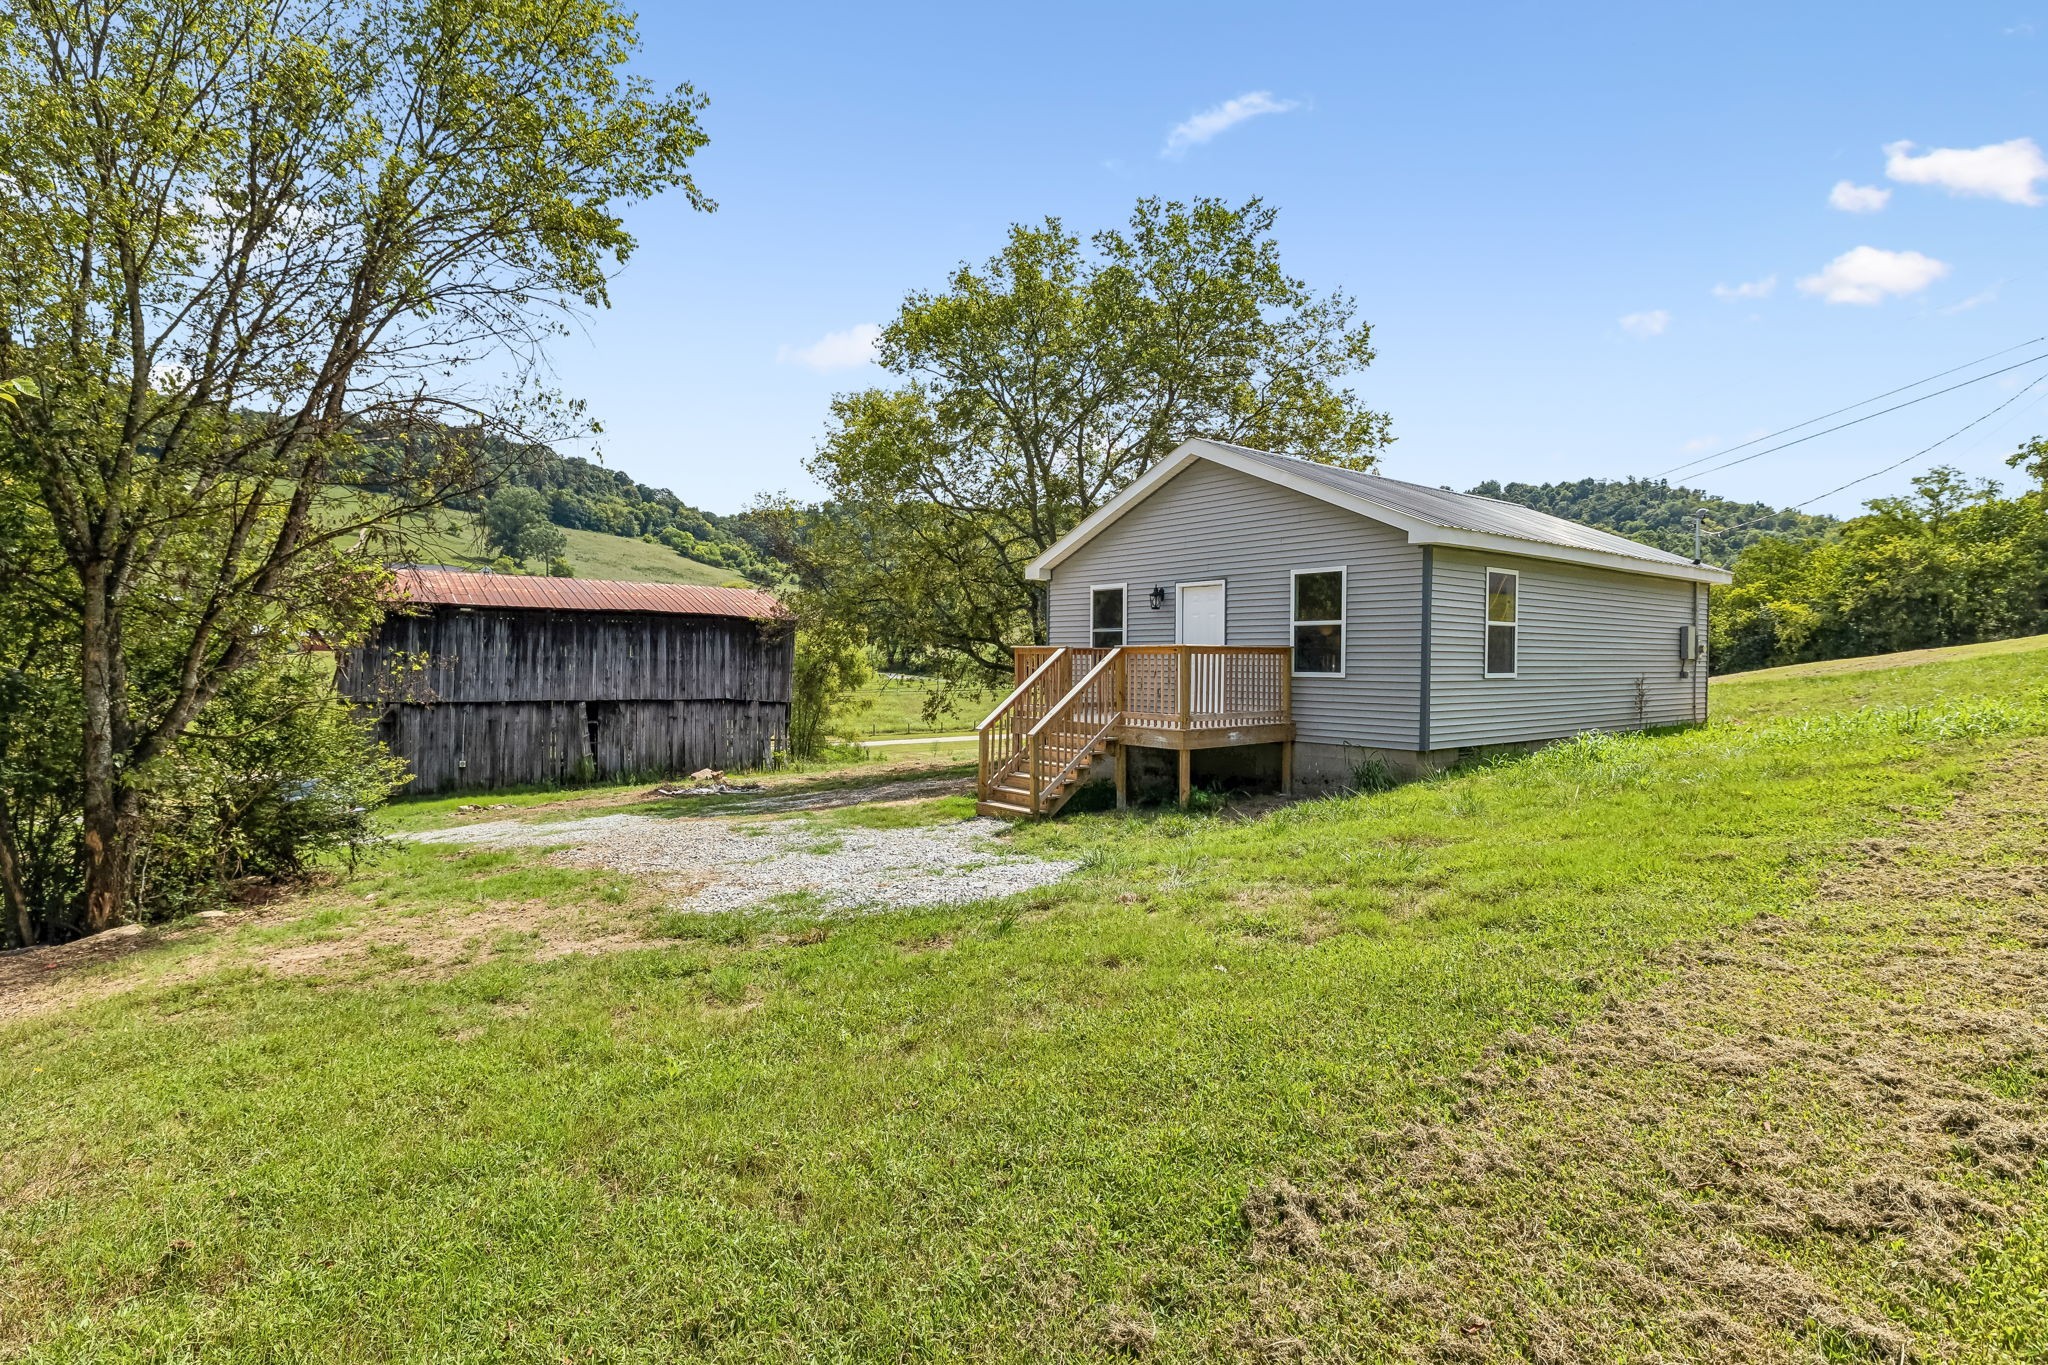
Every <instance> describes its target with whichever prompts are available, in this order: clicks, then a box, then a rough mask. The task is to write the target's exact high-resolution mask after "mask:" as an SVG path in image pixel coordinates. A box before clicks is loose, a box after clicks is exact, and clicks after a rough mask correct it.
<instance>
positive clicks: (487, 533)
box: [477, 484, 569, 564]
mask: <svg viewBox="0 0 2048 1365" xmlns="http://www.w3.org/2000/svg"><path fill="white" fill-rule="evenodd" d="M477 533H478V534H479V536H481V537H482V539H483V542H484V547H485V548H486V549H488V550H491V551H494V552H496V553H497V554H498V555H499V556H500V557H501V558H503V559H509V560H514V561H520V560H539V561H540V562H541V563H542V564H548V563H551V562H553V561H557V560H560V559H561V557H562V555H563V554H564V552H566V551H567V550H568V548H569V541H568V537H566V536H564V535H563V534H562V532H561V530H560V528H558V527H557V526H556V525H555V524H554V523H553V522H551V521H549V520H548V502H547V499H546V498H544V497H542V496H541V495H540V494H539V493H538V492H537V491H535V490H534V489H531V488H527V487H524V486H522V485H519V484H513V485H512V486H511V487H509V488H502V489H500V490H498V491H497V492H495V493H493V494H492V495H491V496H490V499H489V501H487V502H485V503H484V505H483V510H482V511H480V512H479V513H477Z"/></svg>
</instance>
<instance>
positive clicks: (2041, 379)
mask: <svg viewBox="0 0 2048 1365" xmlns="http://www.w3.org/2000/svg"><path fill="white" fill-rule="evenodd" d="M2043 383H2048V373H2043V374H2039V375H2036V376H2035V377H2034V378H2033V379H2032V380H2031V381H2030V382H2029V383H2028V384H2027V385H2026V387H2025V388H2023V389H2021V390H2020V391H2019V392H2018V393H2015V394H2014V395H2013V396H2012V397H2010V398H2008V399H2006V400H2005V401H2004V402H2003V403H2000V404H1999V405H1998V406H1997V407H1995V408H1993V409H1991V411H1989V412H1987V413H1984V414H1983V415H1982V416H1979V417H1975V418H1972V419H1971V420H1970V421H1968V422H1965V423H1964V424H1963V425H1962V426H1959V427H1957V428H1956V429H1955V430H1954V431H1951V432H1950V433H1949V434H1948V435H1946V436H1944V437H1942V438H1941V439H1940V440H1939V441H1936V442H1935V443H1934V444H1933V445H1931V446H1923V447H1921V448H1920V449H1919V450H1916V451H1914V452H1913V453H1912V454H1911V455H1908V456H1907V457H1906V458H1905V459H1903V460H1894V461H1892V462H1891V463H1890V464H1888V465H1886V466H1885V467H1884V468H1883V469H1875V470H1872V471H1871V472H1870V473H1868V474H1864V475H1862V476H1860V477H1858V478H1854V479H1851V480H1849V482H1847V483H1845V484H1842V485H1840V486H1839V487H1835V488H1830V489H1829V490H1828V491H1827V492H1825V493H1816V494H1814V495H1813V496H1812V497H1810V498H1808V499H1807V500H1806V501H1805V502H1795V503H1793V504H1792V505H1791V506H1790V507H1785V508H1780V509H1779V510H1778V511H1777V512H1773V513H1771V514H1770V515H1769V516H1761V517H1756V518H1753V519H1751V520H1749V521H1744V522H1738V523H1736V524H1735V525H1733V526H1717V527H1715V528H1714V529H1713V530H1712V531H1709V532H1708V533H1707V534H1708V535H1715V536H1723V535H1727V534H1728V533H1729V532H1731V531H1745V530H1748V529H1749V528H1750V527H1752V526H1754V525H1756V524H1757V523H1758V522H1762V521H1769V520H1771V518H1772V517H1774V516H1778V515H1781V514H1782V513H1784V512H1797V511H1801V510H1802V509H1804V508H1808V507H1811V506H1813V504H1815V503H1817V502H1820V501H1822V500H1823V499H1826V498H1832V497H1833V496H1834V495H1835V494H1837V493H1840V492H1844V491H1846V490H1847V489H1851V488H1854V487H1855V486H1856V485H1857V484H1859V483H1869V482H1870V481H1871V480H1872V479H1875V478H1877V477H1879V476H1880V475H1884V474H1889V473H1891V472H1892V471H1893V470H1894V469H1897V468H1898V467H1899V466H1900V465H1908V464H1911V463H1913V461H1915V460H1917V459H1920V458H1921V457H1922V456H1926V455H1931V454H1933V453H1934V452H1935V451H1937V450H1939V449H1941V447H1943V446H1945V445H1947V444H1948V443H1949V442H1950V441H1953V440H1955V439H1956V437H1958V436H1960V435H1962V434H1963V433H1964V432H1966V431H1968V430H1970V429H1971V428H1972V427H1975V426H1978V425H1981V424H1982V423H1984V422H1988V421H1990V420H1991V419H1992V418H1993V417H1996V416H1997V415H1998V414H1999V413H2001V412H2004V411H2005V410H2006V409H2007V408H2009V407H2011V406H2012V405H2013V404H2014V403H2017V402H2019V401H2020V399H2022V398H2025V397H2026V396H2027V395H2028V394H2029V393H2031V392H2032V391H2033V390H2034V389H2036V388H2039V387H2040V386H2041V385H2042V384H2043Z"/></svg>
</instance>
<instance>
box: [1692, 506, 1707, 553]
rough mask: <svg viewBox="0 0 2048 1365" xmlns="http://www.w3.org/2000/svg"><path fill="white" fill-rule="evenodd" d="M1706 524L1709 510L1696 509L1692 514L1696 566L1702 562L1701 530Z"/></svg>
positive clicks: (1693, 550)
mask: <svg viewBox="0 0 2048 1365" xmlns="http://www.w3.org/2000/svg"><path fill="white" fill-rule="evenodd" d="M1706 524H1707V509H1706V508H1704V507H1697V508H1694V509H1693V514H1692V562H1693V563H1695V564H1697V563H1699V562H1700V535H1701V528H1702V527H1704V526H1705V525H1706Z"/></svg>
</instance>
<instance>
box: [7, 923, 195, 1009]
mask: <svg viewBox="0 0 2048 1365" xmlns="http://www.w3.org/2000/svg"><path fill="white" fill-rule="evenodd" d="M155 941H157V936H156V935H153V934H151V933H150V932H149V931H148V930H146V929H143V928H142V927H141V926H139V925H123V926H122V927H121V928H118V929H110V930H108V931H107V932H106V933H104V934H94V935H93V936H92V937H91V938H81V939H74V940H73V941H72V942H70V943H53V944H48V945H46V946H43V947H39V948H16V949H13V950H11V951H8V952H4V953H0V1023H6V1022H7V1021H8V1020H10V1019H21V1018H26V1017H27V1016H29V1015H31V1014H41V1013H43V1012H45V1011H46V1010H49V1009H52V1008H55V1007H58V1006H61V1005H64V1004H66V1003H69V1002H70V1001H71V1000H73V999H75V998H78V996H79V994H80V990H79V985H78V980H79V973H81V972H82V971H84V970H85V969H86V968H90V967H97V966H102V965H105V964H107V963H111V962H118V961H120V960H121V959H122V958H124V957H127V956H128V955H129V954H130V953H132V952H134V951H135V950H136V949H138V948H142V947H145V946H147V945H148V944H150V943H152V942H155ZM88 993H89V992H88Z"/></svg>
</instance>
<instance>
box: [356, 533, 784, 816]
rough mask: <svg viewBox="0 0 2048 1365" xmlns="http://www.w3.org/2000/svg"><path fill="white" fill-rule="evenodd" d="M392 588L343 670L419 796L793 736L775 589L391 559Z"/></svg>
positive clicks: (621, 772) (719, 756) (744, 761)
mask: <svg viewBox="0 0 2048 1365" xmlns="http://www.w3.org/2000/svg"><path fill="white" fill-rule="evenodd" d="M396 596H397V601H395V602H394V604H393V611H392V613H391V614H390V615H389V616H387V617H386V618H385V620H384V622H383V624H382V625H381V626H380V627H379V628H378V629H377V631H376V633H375V634H374V635H373V636H372V637H371V638H370V639H369V640H368V641H367V642H365V643H364V644H363V645H362V646H361V647H359V648H357V649H354V650H351V651H349V652H347V653H346V654H345V655H344V656H343V657H342V659H341V660H340V663H339V665H338V675H337V676H338V679H339V682H340V686H341V689H342V692H343V694H344V695H346V696H347V697H349V698H350V699H352V700H354V701H355V702H357V703H358V704H360V705H362V706H364V707H365V708H369V709H372V710H374V712H375V714H376V716H377V722H378V733H379V735H380V736H381V737H382V738H383V740H384V742H385V743H386V744H387V745H388V746H389V747H390V749H391V752H392V753H394V754H396V755H397V756H398V757H400V758H402V759H404V760H405V761H406V762H407V763H408V764H409V765H410V766H411V769H412V773H413V781H412V785H411V787H410V789H409V790H411V791H413V792H417V793H430V792H440V791H454V790H485V789H491V788H498V787H509V786H520V785H528V784H549V783H557V782H566V781H588V780H602V779H611V780H632V779H636V778H641V777H656V776H666V775H668V774H672V773H687V772H690V771H692V770H693V769H697V768H704V767H712V768H727V767H733V768H742V767H758V766H761V765H762V764H765V763H766V762H767V761H768V758H769V755H770V754H771V753H772V752H773V751H774V750H775V749H776V748H777V747H778V746H779V745H780V744H781V743H782V742H783V740H784V737H785V736H786V735H787V733H788V728H789V696H790V671H791V667H792V663H793V649H794V645H793V640H792V633H791V631H790V629H789V619H788V613H787V612H786V611H785V610H784V608H783V607H782V605H781V604H780V603H779V602H777V601H776V600H775V598H773V597H771V596H770V595H768V594H767V593H761V592H753V591H750V590H747V589H744V588H706V587H691V586H685V585H683V584H678V583H608V582H599V581H595V580H590V579H580V578H524V577H519V576H516V575H507V574H487V573H462V572H458V571H454V570H445V569H401V570H399V571H398V575H397V593H396Z"/></svg>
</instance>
